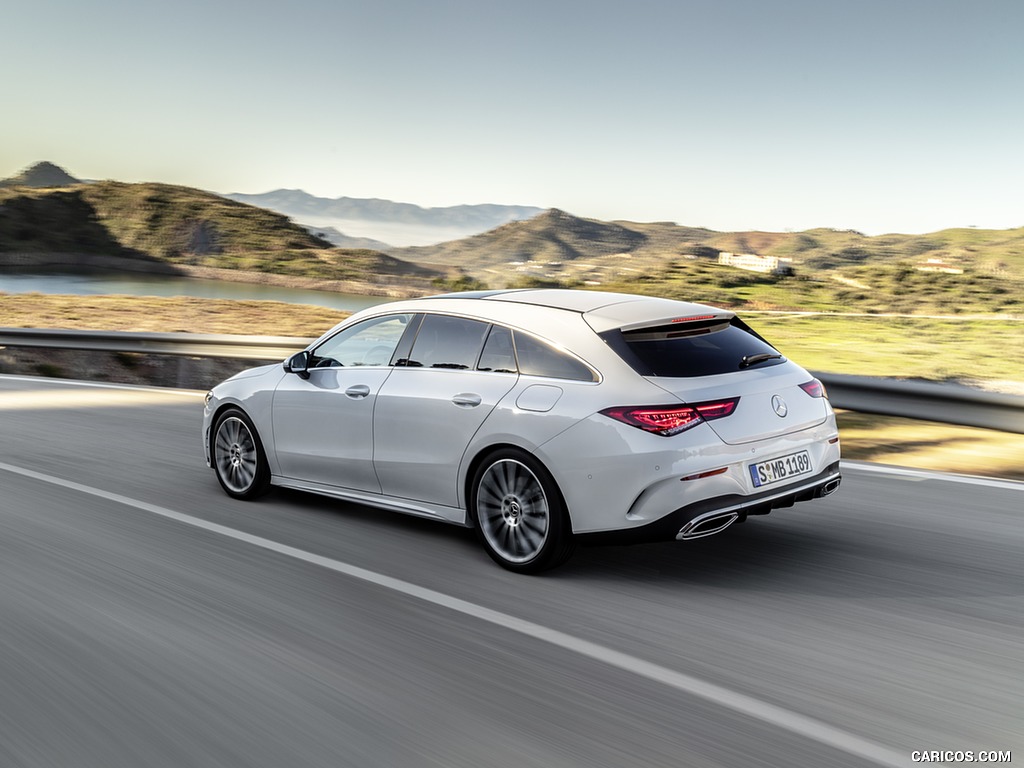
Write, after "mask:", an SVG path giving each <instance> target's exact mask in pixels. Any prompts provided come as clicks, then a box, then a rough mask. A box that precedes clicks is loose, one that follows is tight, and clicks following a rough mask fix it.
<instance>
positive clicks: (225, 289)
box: [0, 272, 388, 312]
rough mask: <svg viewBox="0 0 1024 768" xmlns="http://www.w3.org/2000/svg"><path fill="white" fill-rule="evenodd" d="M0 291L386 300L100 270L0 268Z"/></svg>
mask: <svg viewBox="0 0 1024 768" xmlns="http://www.w3.org/2000/svg"><path fill="white" fill-rule="evenodd" d="M0 293H49V294H65V295H72V296H98V295H104V294H125V295H129V296H193V297H196V298H202V299H248V300H258V301H283V302H286V303H288V304H313V305H315V306H319V307H329V308H331V309H345V310H349V311H352V312H355V311H357V310H360V309H365V308H366V307H372V306H374V305H375V304H380V303H382V302H385V301H388V299H387V298H384V297H381V296H361V295H358V294H351V293H333V292H331V291H312V290H308V289H304V288H281V287H279V286H275V285H258V284H252V283H229V282H225V281H222V280H204V279H201V278H194V277H153V276H149V275H131V276H122V275H109V274H108V275H104V274H77V275H72V274H56V273H51V274H28V273H25V274H19V273H6V272H0Z"/></svg>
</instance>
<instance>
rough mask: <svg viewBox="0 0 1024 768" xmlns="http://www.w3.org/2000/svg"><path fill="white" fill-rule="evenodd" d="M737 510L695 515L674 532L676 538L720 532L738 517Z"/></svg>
mask: <svg viewBox="0 0 1024 768" xmlns="http://www.w3.org/2000/svg"><path fill="white" fill-rule="evenodd" d="M739 517H740V515H739V513H738V512H710V513H708V514H705V515H700V516H699V517H695V518H694V519H693V520H691V521H690V522H688V523H687V524H686V525H684V526H683V527H682V529H680V531H679V533H677V534H676V539H677V540H684V541H688V540H689V539H700V538H703V537H704V536H714V535H715V534H716V533H721V532H722V531H724V530H725V529H726V528H728V527H729V526H730V525H732V524H733V523H735V522H736V521H737V520H738V519H739Z"/></svg>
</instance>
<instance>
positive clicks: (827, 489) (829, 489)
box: [818, 477, 840, 499]
mask: <svg viewBox="0 0 1024 768" xmlns="http://www.w3.org/2000/svg"><path fill="white" fill-rule="evenodd" d="M839 482H840V480H839V478H838V477H837V478H836V479H835V480H829V481H828V482H827V483H825V484H824V485H823V486H821V490H820V491H818V498H819V499H820V498H824V497H825V496H828V495H830V494H833V493H835V492H836V491H838V490H839Z"/></svg>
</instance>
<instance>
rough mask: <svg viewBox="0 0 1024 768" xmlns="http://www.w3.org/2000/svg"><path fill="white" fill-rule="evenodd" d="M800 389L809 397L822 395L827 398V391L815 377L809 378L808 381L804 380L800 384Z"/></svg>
mask: <svg viewBox="0 0 1024 768" xmlns="http://www.w3.org/2000/svg"><path fill="white" fill-rule="evenodd" d="M800 389H802V390H803V391H804V392H806V393H807V394H808V395H810V396H811V397H824V398H825V399H826V400H828V392H826V391H825V385H824V384H822V383H821V382H820V381H818V380H817V379H811V380H810V381H807V382H804V383H803V384H801V385H800Z"/></svg>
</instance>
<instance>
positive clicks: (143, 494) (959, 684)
mask: <svg viewBox="0 0 1024 768" xmlns="http://www.w3.org/2000/svg"><path fill="white" fill-rule="evenodd" d="M201 403H202V401H201V398H200V396H199V395H198V393H177V394H176V393H173V392H155V391H152V392H147V391H137V390H129V389H116V388H99V387H92V386H73V385H68V384H60V383H56V382H50V381H45V380H35V381H33V380H29V379H17V378H13V377H0V435H2V439H0V766H4V768H16V767H20V766H32V767H33V768H35V767H36V766H61V767H64V766H67V767H70V768H78V767H80V766H81V767H83V768H84V767H92V766H95V767H96V768H100V767H102V768H117V767H118V766H125V767H126V768H140V767H142V766H146V767H149V766H168V767H171V766H173V767H174V768H185V767H187V766H197V767H199V766H202V767H204V768H205V767H206V766H246V767H249V766H254V767H263V766H266V767H268V768H278V767H280V768H286V767H290V766H325V767H326V766H331V767H332V768H336V767H338V766H357V767H359V768H364V767H372V766H381V767H382V768H383V767H388V768H397V767H400V766H438V767H442V766H443V767H445V768H448V767H452V768H455V767H458V766H466V767H467V768H486V767H488V766H516V767H517V768H519V767H526V766H537V767H538V768H557V767H560V766H580V767H581V768H582V767H584V766H585V767H586V768H597V767H600V766H615V767H616V768H618V767H620V766H674V767H675V766H730V767H731V766H737V767H739V766H742V767H743V768H754V767H756V766H833V765H834V766H858V765H873V764H884V765H912V764H914V763H913V762H912V759H911V758H912V753H913V752H914V751H919V750H998V751H1012V752H1013V753H1014V755H1013V756H1014V757H1015V758H1016V760H1017V762H1022V761H1024V725H1022V716H1024V691H1022V683H1024V485H1022V484H1014V483H1000V482H998V481H996V482H988V481H978V482H966V481H963V480H957V479H954V478H941V477H936V476H929V475H925V474H905V473H893V474H890V473H883V472H877V471H873V470H872V471H869V470H867V469H865V468H862V467H859V466H855V467H848V468H847V469H846V470H845V478H844V484H843V487H842V489H841V490H840V492H839V493H837V494H835V495H834V496H832V497H830V498H828V499H824V500H820V501H817V502H812V503H808V504H802V505H798V506H797V507H795V508H793V509H790V510H779V511H777V512H775V513H773V514H772V515H770V516H769V517H766V518H759V519H752V520H751V521H749V522H747V523H746V524H744V525H739V526H734V527H733V528H731V529H730V530H729V531H727V532H726V533H725V534H722V535H721V536H717V537H712V538H709V539H702V540H697V541H693V542H687V543H682V542H679V543H667V544H656V545H641V546H634V547H622V548H614V547H593V548H583V549H579V550H577V552H576V554H575V555H574V557H573V559H572V560H570V561H569V563H568V564H567V565H566V566H564V567H563V568H561V569H560V570H557V571H555V572H553V573H551V574H549V575H545V576H541V577H523V576H516V575H513V574H510V573H506V572H505V571H503V570H501V569H499V568H498V567H497V566H495V565H493V564H492V563H491V561H490V560H489V559H488V558H487V557H486V556H485V555H484V553H483V551H482V550H481V549H480V548H479V547H478V545H477V544H476V542H475V540H474V539H473V537H472V534H471V533H470V532H468V531H466V530H463V529H460V528H456V527H452V526H445V525H442V524H438V523H434V522H430V521H425V520H418V519H415V518H409V517H404V516H400V515H396V514H392V513H387V512H381V511H377V510H372V509H369V508H365V507H358V506H352V505H346V504H341V503H338V502H334V501H330V500H325V499H319V498H316V497H312V496H307V495H303V494H299V493H292V492H282V491H275V492H273V493H271V494H270V495H269V496H268V497H266V498H265V499H262V500H260V501H258V502H254V503H245V502H237V501H232V500H230V499H228V498H227V497H226V496H225V495H224V494H223V493H222V492H221V490H220V488H219V486H218V485H217V482H216V480H215V478H214V476H213V474H212V472H210V471H209V470H208V469H207V468H206V466H205V464H204V462H203V459H202V455H201V449H200V437H199V425H200V416H201V408H202V405H201Z"/></svg>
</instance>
